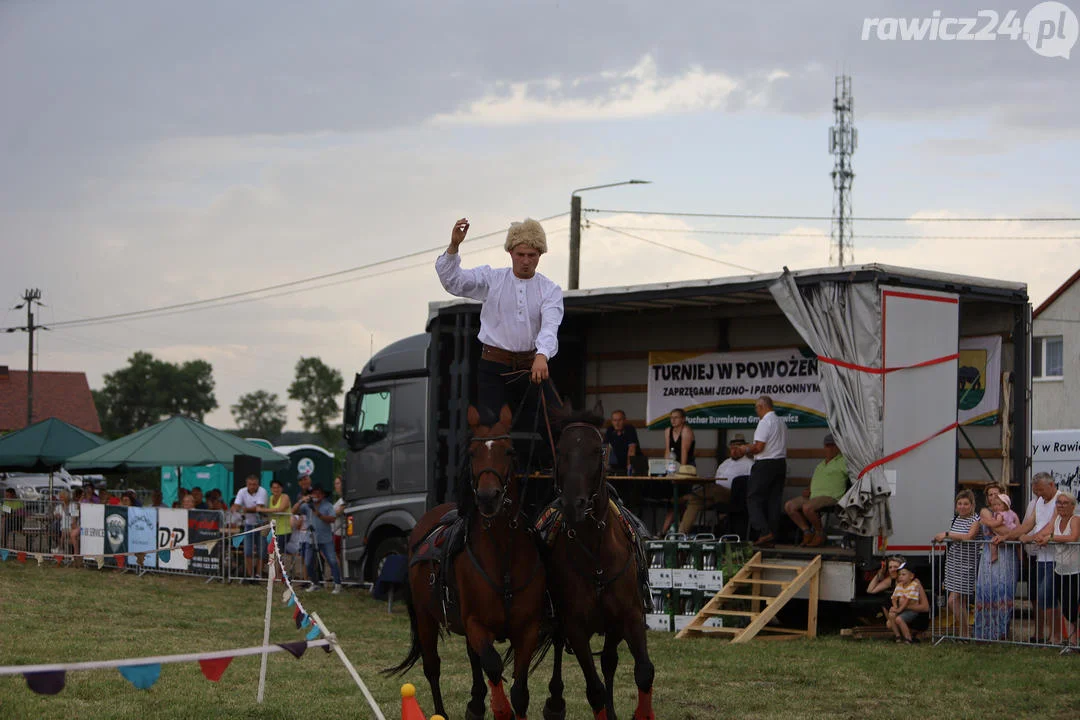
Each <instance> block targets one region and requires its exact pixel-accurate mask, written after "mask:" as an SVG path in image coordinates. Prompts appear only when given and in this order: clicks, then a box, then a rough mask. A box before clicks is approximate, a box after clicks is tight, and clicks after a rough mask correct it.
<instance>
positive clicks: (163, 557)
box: [157, 550, 172, 563]
mask: <svg viewBox="0 0 1080 720" xmlns="http://www.w3.org/2000/svg"><path fill="white" fill-rule="evenodd" d="M157 556H158V560H160V561H161V562H163V563H167V562H169V560H171V559H172V552H171V551H169V550H158V554H157Z"/></svg>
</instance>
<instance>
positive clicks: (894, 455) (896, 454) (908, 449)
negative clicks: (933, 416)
mask: <svg viewBox="0 0 1080 720" xmlns="http://www.w3.org/2000/svg"><path fill="white" fill-rule="evenodd" d="M958 427H960V423H958V422H954V423H952V424H951V425H948V426H946V427H943V428H941V429H940V430H938V431H937V432H936V433H934V434H933V435H931V436H930V437H928V438H926V439H924V440H920V441H919V442H917V443H915V444H913V445H908V446H907V447H905V448H901V449H899V450H897V451H896V452H894V453H892V454H890V455H886V456H885V457H883V458H881V459H880V460H875V461H874V462H872V463H870V464H869V465H867V466H866V467H864V468H863V469H862V472H860V473H859V478H860V479H861V478H862V476H863V475H865V474H866V473H868V472H870V471H871V470H873V469H874V468H876V467H878V466H879V465H884V464H885V463H887V462H890V461H892V460H895V459H896V458H898V457H900V456H901V455H906V454H908V453H909V452H911V451H912V450H914V449H915V448H917V447H919V446H921V445H925V444H926V443H928V442H930V441H931V440H933V439H934V438H936V437H937V436H938V435H944V434H945V433H947V432H949V431H950V430H954V429H955V428H958Z"/></svg>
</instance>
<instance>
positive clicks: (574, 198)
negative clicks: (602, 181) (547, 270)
mask: <svg viewBox="0 0 1080 720" xmlns="http://www.w3.org/2000/svg"><path fill="white" fill-rule="evenodd" d="M651 182H652V181H651V180H624V181H623V182H617V183H608V184H606V185H590V186H589V187H583V188H578V189H577V190H574V191H572V192H571V193H570V272H569V274H568V276H567V280H566V289H567V290H577V289H578V280H579V278H580V275H581V197H580V196H578V193H582V192H585V191H586V190H600V189H601V188H610V187H618V186H620V185H648V184H649V183H651Z"/></svg>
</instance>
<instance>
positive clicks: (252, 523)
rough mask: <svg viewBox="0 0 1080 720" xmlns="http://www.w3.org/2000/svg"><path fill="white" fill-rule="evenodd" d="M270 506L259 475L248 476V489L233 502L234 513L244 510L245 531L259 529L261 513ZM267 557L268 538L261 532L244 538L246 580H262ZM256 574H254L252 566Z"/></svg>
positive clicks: (242, 491)
mask: <svg viewBox="0 0 1080 720" xmlns="http://www.w3.org/2000/svg"><path fill="white" fill-rule="evenodd" d="M269 504H270V496H269V495H267V493H266V488H264V487H261V486H260V485H259V476H258V475H254V474H252V475H248V476H247V487H245V488H244V489H243V490H241V491H240V492H238V493H236V500H234V501H233V504H232V509H233V511H234V512H235V511H238V510H244V530H248V531H249V530H252V529H254V528H257V527H258V526H259V523H260V519H259V518H260V516H259V513H260V512H261V511H264V510H266V507H267V505H269ZM265 557H266V538H265V537H263V534H262V533H261V532H249V533H248V534H247V535H245V536H244V567H245V569H246V570H247V575H245V577H246V578H260V577H262V573H263V559H264V558H265ZM253 564H254V566H255V573H254V574H252V572H251V571H252V565H253Z"/></svg>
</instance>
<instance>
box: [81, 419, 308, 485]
mask: <svg viewBox="0 0 1080 720" xmlns="http://www.w3.org/2000/svg"><path fill="white" fill-rule="evenodd" d="M237 455H250V456H253V457H257V458H259V460H260V461H261V462H262V467H263V469H264V470H280V469H283V468H287V467H289V459H288V458H287V457H285V456H284V455H280V454H278V453H276V452H274V451H273V450H267V449H266V448H264V447H262V446H260V445H256V444H255V443H251V442H248V441H247V440H243V439H241V438H238V437H236V436H235V435H230V434H229V433H226V432H222V431H221V430H217V429H215V428H212V427H210V426H209V425H204V424H202V423H200V422H196V421H194V420H191V419H189V418H185V417H180V416H176V417H172V418H169V419H168V420H165V421H163V422H160V423H158V424H157V425H153V426H151V427H148V428H146V429H145V430H140V431H139V432H137V433H133V434H131V435H128V436H127V437H122V438H120V439H119V440H113V441H112V442H110V443H107V444H105V445H102V446H101V447H98V448H94V449H93V450H89V451H87V452H84V453H82V454H80V455H76V456H75V457H72V458H69V459H68V461H67V462H66V463H64V467H66V468H67V469H68V470H70V471H73V472H76V471H87V470H93V471H96V472H123V471H128V470H140V469H145V468H157V467H162V466H185V465H213V464H220V465H224V466H225V467H226V468H228V469H229V470H232V468H233V458H234V457H235V456H237ZM164 491H165V488H162V492H163V493H164Z"/></svg>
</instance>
